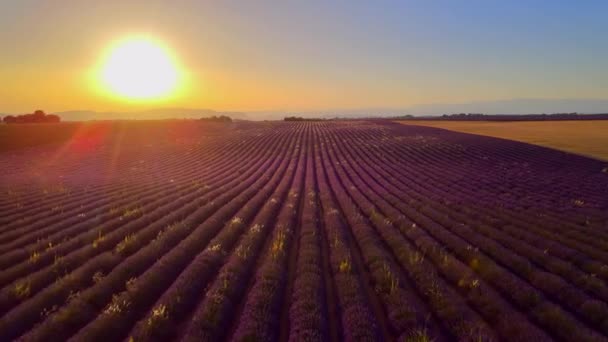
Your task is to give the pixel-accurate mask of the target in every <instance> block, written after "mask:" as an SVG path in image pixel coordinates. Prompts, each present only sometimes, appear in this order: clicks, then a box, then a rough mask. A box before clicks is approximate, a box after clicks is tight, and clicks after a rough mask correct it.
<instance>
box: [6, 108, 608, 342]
mask: <svg viewBox="0 0 608 342" xmlns="http://www.w3.org/2000/svg"><path fill="white" fill-rule="evenodd" d="M62 127H68V128H66V129H69V130H70V131H69V132H68V133H65V134H63V133H62V134H57V136H58V137H60V138H57V139H55V138H49V139H37V140H36V142H35V143H32V142H27V143H24V144H23V145H22V146H20V145H19V142H15V143H13V144H12V145H11V146H10V148H3V149H2V150H1V151H0V169H1V170H2V171H1V172H2V173H1V174H0V340H2V341H5V340H6V341H10V340H14V339H19V340H24V341H50V340H67V339H72V340H77V341H104V340H106V341H107V340H133V341H150V340H186V341H219V340H237V341H243V340H245V341H288V340H289V341H303V340H304V341H324V340H356V341H360V340H366V341H376V340H387V341H390V340H399V341H429V340H434V341H452V340H463V341H473V340H475V341H500V340H503V341H551V340H560V341H604V340H606V339H608V163H606V162H602V161H599V160H596V159H591V158H587V157H583V156H579V155H575V154H570V153H566V152H562V151H558V150H553V149H549V148H546V147H541V146H536V145H532V144H526V143H522V142H516V141H509V140H504V139H496V138H493V137H487V136H480V135H472V134H465V133H459V132H453V131H447V130H443V129H437V128H433V127H422V126H412V125H401V124H398V123H393V122H388V121H382V120H374V121H324V122H245V121H242V122H238V121H237V122H234V123H212V122H195V121H166V122H162V121H158V122H100V123H90V124H86V125H79V126H62ZM11 129H14V130H18V129H20V127H14V128H11ZM14 136H17V135H14Z"/></svg>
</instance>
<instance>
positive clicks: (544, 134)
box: [401, 120, 608, 161]
mask: <svg viewBox="0 0 608 342" xmlns="http://www.w3.org/2000/svg"><path fill="white" fill-rule="evenodd" d="M401 123H403V124H406V125H408V124H410V125H421V126H429V127H437V128H444V129H449V130H453V131H457V132H464V133H472V134H480V135H487V136H491V137H496V138H503V139H511V140H517V141H522V142H526V143H530V144H535V145H540V146H545V147H550V148H555V149H558V150H563V151H568V152H572V153H578V154H582V155H586V156H590V157H592V158H596V159H601V160H607V161H608V120H577V121H574V120H572V121H570V120H546V121H507V122H505V121H455V120H454V121H450V120H445V121H443V120H408V121H401Z"/></svg>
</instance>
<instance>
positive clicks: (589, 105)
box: [1, 99, 608, 121]
mask: <svg viewBox="0 0 608 342" xmlns="http://www.w3.org/2000/svg"><path fill="white" fill-rule="evenodd" d="M572 112H577V113H585V114H596V113H608V99H511V100H496V101H474V102H467V103H453V104H420V105H413V106H409V107H404V108H386V107H385V108H353V109H347V108H346V109H335V110H317V111H312V110H304V111H295V110H269V111H263V110H259V111H240V112H225V111H216V110H211V109H192V108H158V109H149V110H141V111H132V112H100V111H93V110H72V111H63V112H54V114H57V115H59V116H61V119H62V120H63V121H88V120H138V119H141V120H150V119H151V120H154V119H198V118H201V117H209V116H214V115H215V116H220V115H226V116H229V117H231V118H233V119H237V120H282V119H283V118H284V117H286V116H301V117H306V118H334V117H342V118H366V117H395V116H402V115H414V116H429V115H443V114H456V113H483V114H507V115H519V114H543V113H546V114H553V113H572ZM5 115H9V114H1V116H5Z"/></svg>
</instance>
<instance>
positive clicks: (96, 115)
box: [55, 108, 248, 121]
mask: <svg viewBox="0 0 608 342" xmlns="http://www.w3.org/2000/svg"><path fill="white" fill-rule="evenodd" d="M55 114H57V115H59V116H61V119H62V120H63V121H90V120H155V119H156V120H162V119H200V118H202V117H209V116H213V115H216V116H219V115H227V116H230V117H231V118H233V119H239V120H247V119H248V117H247V114H245V113H240V112H218V111H215V110H211V109H191V108H158V109H148V110H141V111H133V112H97V111H93V110H71V111H64V112H55Z"/></svg>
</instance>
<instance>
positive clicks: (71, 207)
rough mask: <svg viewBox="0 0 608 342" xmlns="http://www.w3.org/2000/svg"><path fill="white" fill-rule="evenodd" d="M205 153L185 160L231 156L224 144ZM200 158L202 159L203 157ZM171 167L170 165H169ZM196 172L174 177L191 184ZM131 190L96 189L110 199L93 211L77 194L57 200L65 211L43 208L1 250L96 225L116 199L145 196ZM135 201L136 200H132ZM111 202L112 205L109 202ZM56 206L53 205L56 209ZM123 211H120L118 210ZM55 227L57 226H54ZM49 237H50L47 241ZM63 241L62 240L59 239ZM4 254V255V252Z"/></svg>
mask: <svg viewBox="0 0 608 342" xmlns="http://www.w3.org/2000/svg"><path fill="white" fill-rule="evenodd" d="M201 152H202V153H203V158H194V157H189V158H186V160H185V162H186V163H188V165H190V166H195V167H196V166H199V165H200V166H203V165H208V164H209V163H214V164H215V163H217V162H219V161H223V163H222V165H224V166H225V165H226V163H228V162H229V159H227V158H225V151H222V150H221V148H220V147H218V146H215V148H214V149H210V150H203V151H201ZM197 159H201V160H200V161H199V160H197ZM217 166H218V167H220V165H217ZM165 167H167V166H165ZM218 167H216V168H215V169H218ZM196 172H199V173H200V171H199V170H198V168H195V169H189V168H183V169H182V170H178V171H177V172H176V176H175V177H174V178H175V179H177V180H178V182H176V183H177V184H175V185H176V186H177V185H179V184H187V185H189V184H188V183H189V182H187V181H185V180H186V179H188V178H193V177H194V176H195V175H196ZM205 173H206V174H208V171H207V172H204V174H205ZM197 176H202V175H200V174H198V175H197ZM153 183H154V184H160V185H165V186H166V185H168V183H167V180H166V179H163V180H161V179H159V180H157V181H155V182H153ZM142 185H143V186H145V187H146V188H149V189H150V190H149V191H152V190H154V188H153V187H151V186H149V185H148V184H142ZM127 187H128V190H127V191H126V192H125V186H123V185H117V189H116V191H114V192H107V191H106V192H104V193H103V194H98V193H93V194H91V195H90V197H92V198H94V197H101V196H103V197H102V198H107V200H106V201H105V202H100V201H97V202H95V203H93V204H91V206H92V207H94V208H96V210H95V211H90V210H89V209H90V208H89V207H87V206H83V199H82V198H75V199H73V200H72V202H74V203H72V204H70V203H57V202H55V205H56V206H59V205H60V208H61V214H60V215H53V216H50V217H47V216H49V215H48V212H43V213H41V215H45V218H46V219H45V218H41V219H35V223H34V224H28V225H27V230H28V231H31V233H29V234H26V235H23V234H25V233H26V232H25V231H22V232H21V234H20V235H22V237H23V238H22V239H17V240H16V241H15V240H12V241H11V243H10V244H9V245H3V246H2V248H1V249H0V251H8V250H11V249H15V247H21V248H27V247H23V246H22V245H18V244H17V243H19V242H20V240H23V242H26V241H29V242H32V241H36V239H40V238H41V237H45V236H46V237H45V238H44V240H43V241H42V242H44V247H46V245H47V243H48V242H51V243H55V242H57V240H55V241H54V240H53V236H52V235H51V233H52V232H55V231H57V232H64V231H66V230H70V231H75V230H74V228H73V227H71V226H73V225H74V224H76V223H79V225H82V224H84V223H89V224H91V225H95V224H98V220H97V216H98V215H99V214H98V213H99V212H101V213H102V214H103V213H106V212H110V209H111V208H112V207H115V206H116V205H117V204H116V203H115V202H119V203H120V202H124V201H125V200H126V199H129V198H133V197H134V196H136V197H137V196H139V197H141V196H142V194H138V191H137V190H134V189H133V187H132V186H129V185H127ZM131 201H132V200H131ZM106 204H108V205H106ZM52 209H53V208H51V210H52ZM80 213H86V217H87V220H88V221H84V222H82V221H83V219H82V218H81V217H80V216H79V214H80ZM117 214H119V213H117ZM22 215H28V214H27V213H23V214H22ZM90 218H95V219H90ZM105 221H106V219H102V222H105ZM68 226H69V227H70V229H63V228H65V227H68ZM54 227H55V229H54ZM59 228H61V230H59ZM13 231H14V232H18V231H20V229H14V230H13ZM2 237H3V238H4V237H7V238H8V235H6V236H5V235H3V236H2ZM47 240H48V241H47ZM59 241H60V240H59ZM3 258H4V256H3Z"/></svg>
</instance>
